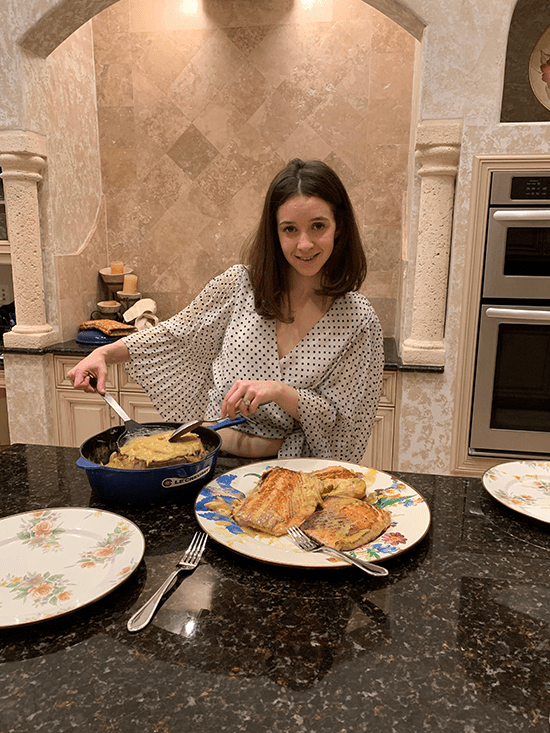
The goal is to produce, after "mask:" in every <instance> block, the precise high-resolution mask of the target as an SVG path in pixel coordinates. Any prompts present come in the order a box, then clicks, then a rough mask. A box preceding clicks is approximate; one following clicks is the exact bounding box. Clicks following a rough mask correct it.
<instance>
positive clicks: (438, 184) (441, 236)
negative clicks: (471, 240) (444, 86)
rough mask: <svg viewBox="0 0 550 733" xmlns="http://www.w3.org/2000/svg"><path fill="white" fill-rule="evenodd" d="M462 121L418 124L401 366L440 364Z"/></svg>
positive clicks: (443, 339)
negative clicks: (408, 318) (412, 249)
mask: <svg viewBox="0 0 550 733" xmlns="http://www.w3.org/2000/svg"><path fill="white" fill-rule="evenodd" d="M461 133H462V121H461V120H426V121H423V122H421V123H420V124H419V125H418V130H417V138H416V157H417V159H418V161H419V163H420V169H419V171H418V174H419V176H420V179H421V187H420V205H419V217H418V238H417V252H416V267H415V275H414V297H413V303H412V326H411V332H410V335H409V337H408V338H407V339H406V340H405V341H404V343H403V346H402V353H401V357H402V359H403V363H404V364H422V365H429V366H442V365H444V364H445V338H444V333H445V311H446V304H447V282H448V274H449V255H450V245H451V228H452V221H453V205H454V191H455V179H456V173H457V168H458V160H459V155H460V140H461Z"/></svg>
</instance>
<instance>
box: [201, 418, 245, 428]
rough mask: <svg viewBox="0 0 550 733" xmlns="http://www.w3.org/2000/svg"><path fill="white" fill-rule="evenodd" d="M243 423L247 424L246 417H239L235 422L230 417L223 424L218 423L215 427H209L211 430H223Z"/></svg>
mask: <svg viewBox="0 0 550 733" xmlns="http://www.w3.org/2000/svg"><path fill="white" fill-rule="evenodd" d="M243 422H246V417H243V416H242V415H239V417H236V418H235V419H233V420H232V419H231V418H230V417H228V418H226V419H225V420H222V421H221V422H219V423H216V424H215V425H209V426H208V427H209V428H210V430H221V429H222V428H230V427H232V426H233V425H240V424H241V423H243Z"/></svg>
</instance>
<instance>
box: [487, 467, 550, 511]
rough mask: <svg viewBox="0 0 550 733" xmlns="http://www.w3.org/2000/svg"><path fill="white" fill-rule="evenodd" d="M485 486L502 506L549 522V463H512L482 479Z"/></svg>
mask: <svg viewBox="0 0 550 733" xmlns="http://www.w3.org/2000/svg"><path fill="white" fill-rule="evenodd" d="M482 481H483V486H485V488H486V489H487V491H488V492H489V493H490V494H491V496H492V497H493V498H494V499H496V500H497V501H500V502H501V504H504V505H505V506H507V507H509V508H510V509H514V510H515V511H516V512H519V513H520V514H526V515H527V516H528V517H534V518H535V519H539V520H540V521H541V522H550V461H512V462H510V463H501V464H500V465H499V466H494V467H493V468H490V469H489V470H488V471H485V474H484V475H483V479H482Z"/></svg>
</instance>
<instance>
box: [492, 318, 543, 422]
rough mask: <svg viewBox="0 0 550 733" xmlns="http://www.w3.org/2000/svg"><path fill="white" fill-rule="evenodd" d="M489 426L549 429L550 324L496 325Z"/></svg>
mask: <svg viewBox="0 0 550 733" xmlns="http://www.w3.org/2000/svg"><path fill="white" fill-rule="evenodd" d="M491 428H496V429H497V430H535V431H542V432H550V327H549V326H548V325H526V324H517V323H514V324H507V323H502V324H501V325H500V326H499V335H498V346H497V358H496V370H495V382H494V390H493V401H492V410H491Z"/></svg>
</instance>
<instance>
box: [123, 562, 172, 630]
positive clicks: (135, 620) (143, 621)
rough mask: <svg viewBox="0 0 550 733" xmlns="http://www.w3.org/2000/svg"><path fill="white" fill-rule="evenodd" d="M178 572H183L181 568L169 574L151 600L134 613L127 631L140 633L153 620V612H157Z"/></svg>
mask: <svg viewBox="0 0 550 733" xmlns="http://www.w3.org/2000/svg"><path fill="white" fill-rule="evenodd" d="M180 570H183V568H176V569H175V570H174V571H173V572H172V573H170V575H169V576H168V577H167V578H166V580H165V581H164V583H163V584H162V585H161V586H160V588H159V589H158V590H157V591H156V592H155V593H153V595H152V596H151V598H149V600H148V601H147V602H146V603H144V604H143V606H142V607H141V608H140V609H139V611H136V613H134V615H133V616H132V617H131V618H130V620H129V621H128V624H127V628H128V631H141V629H144V628H145V627H146V626H147V624H148V623H149V622H150V621H151V619H152V618H153V616H154V614H155V611H156V610H157V608H158V605H159V603H160V602H161V600H162V597H163V596H164V594H165V593H167V592H168V591H169V590H170V588H171V587H172V585H173V584H174V581H175V579H176V577H177V575H178V573H179V571H180Z"/></svg>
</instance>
